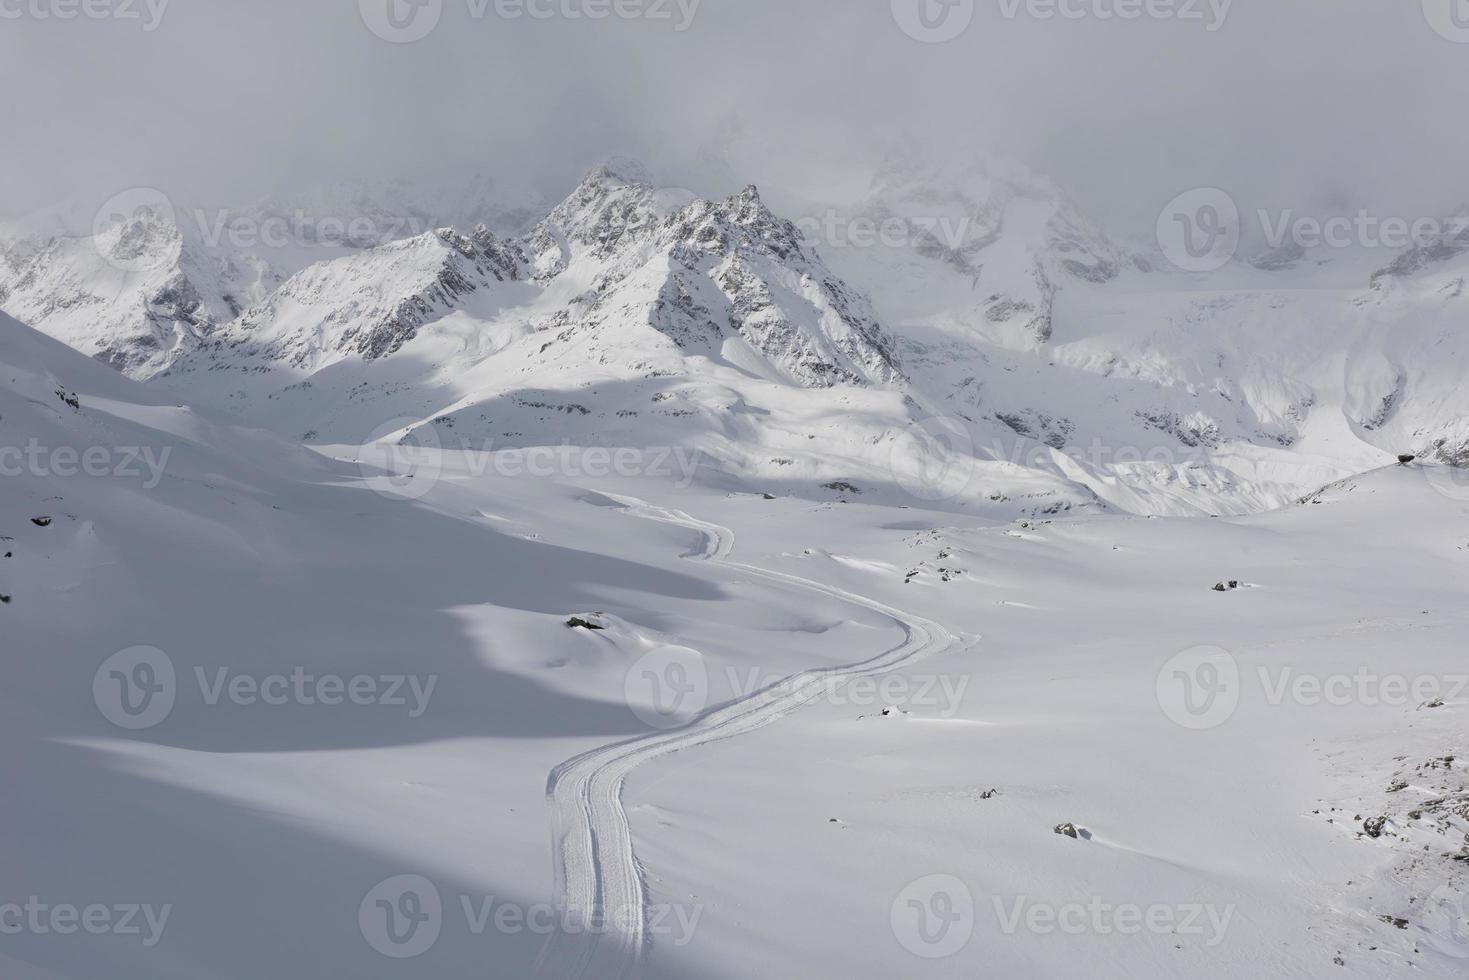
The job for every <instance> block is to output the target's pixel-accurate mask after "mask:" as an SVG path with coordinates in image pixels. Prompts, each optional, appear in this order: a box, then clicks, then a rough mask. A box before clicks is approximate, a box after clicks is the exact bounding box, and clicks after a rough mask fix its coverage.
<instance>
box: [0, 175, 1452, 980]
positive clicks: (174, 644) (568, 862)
mask: <svg viewBox="0 0 1469 980" xmlns="http://www.w3.org/2000/svg"><path fill="white" fill-rule="evenodd" d="M945 180H946V181H947V182H946V183H944V184H943V185H942V186H943V187H944V188H947V190H944V191H943V193H938V192H936V191H935V190H934V185H933V184H932V183H931V182H930V183H917V184H915V183H914V182H913V181H914V178H912V177H911V176H901V175H900V176H893V177H889V178H888V179H886V180H884V181H880V182H878V183H877V184H876V185H875V189H874V195H873V198H872V200H871V201H868V202H866V203H865V204H863V205H862V208H864V209H865V211H866V213H870V214H874V215H878V216H883V215H887V216H891V215H893V214H895V213H896V214H903V213H909V212H912V211H913V210H914V209H920V210H921V211H923V212H924V213H928V214H932V213H933V209H934V204H935V202H936V201H938V202H941V203H943V206H945V207H949V206H952V207H953V208H954V209H955V213H956V214H958V215H960V216H963V217H964V218H965V219H966V220H967V221H968V222H970V223H971V224H970V225H969V226H967V227H969V228H970V231H969V233H968V237H965V238H964V239H963V240H958V239H955V240H950V241H948V242H937V241H932V240H927V239H920V240H918V241H915V242H910V243H908V244H907V245H904V246H903V247H900V248H897V249H888V250H872V249H862V248H841V247H827V245H823V246H822V247H820V248H818V247H816V246H815V245H814V244H812V242H811V240H810V237H809V235H807V234H805V233H803V232H802V231H801V230H800V229H799V228H798V227H797V226H796V224H794V223H793V222H792V221H789V220H787V219H786V218H783V217H780V216H779V215H777V214H776V213H775V212H774V211H772V210H771V209H770V208H768V207H767V206H766V204H765V203H764V201H763V200H762V198H761V196H760V194H759V193H758V192H757V191H755V190H754V189H753V188H750V189H746V190H744V191H741V192H739V193H736V194H733V195H731V196H730V197H728V198H726V199H721V200H701V199H699V198H697V197H695V196H694V195H692V194H690V193H688V192H683V191H670V190H666V189H656V188H655V187H654V186H653V185H652V184H650V183H649V182H648V181H647V180H645V179H643V178H642V176H640V175H639V174H637V173H635V172H634V171H633V170H632V168H630V167H627V166H621V167H616V168H611V167H609V168H602V169H600V170H599V171H597V172H595V173H594V174H592V175H591V176H589V177H588V179H587V180H586V181H585V182H584V183H583V185H582V186H581V187H579V188H578V189H577V190H576V191H575V192H573V194H572V195H571V196H570V197H568V199H567V200H566V201H565V202H563V203H562V204H561V205H559V206H558V207H556V208H554V209H553V210H552V211H551V212H550V213H549V214H548V215H547V216H546V217H545V218H544V219H543V220H541V221H540V222H539V223H538V224H534V225H530V226H529V230H527V231H509V230H506V229H504V228H501V229H498V230H492V229H490V228H487V227H483V226H480V227H474V228H473V230H472V231H468V230H467V231H462V232H461V231H454V230H452V229H448V228H443V229H440V230H437V231H425V232H423V233H422V234H418V235H415V236H412V237H407V238H402V239H399V240H396V241H392V242H389V243H386V244H369V245H366V246H364V247H360V248H359V247H355V246H353V247H347V246H343V247H341V248H339V249H337V250H336V251H333V252H332V253H331V254H330V255H328V256H327V257H325V258H322V257H321V256H320V255H313V256H312V261H310V262H301V261H293V262H285V261H275V262H266V263H265V264H264V265H263V266H260V267H258V268H257V267H256V266H252V265H250V263H249V262H247V261H246V258H245V257H241V256H239V255H233V256H227V257H226V259H227V261H225V260H221V261H225V265H223V266H218V265H212V266H209V268H210V269H211V270H214V272H211V273H210V274H209V275H203V274H202V273H200V272H199V269H200V268H202V266H201V265H200V263H201V262H203V259H202V258H200V256H201V255H205V254H206V253H203V252H199V251H198V250H197V249H193V248H192V246H191V244H190V241H189V239H188V238H187V237H186V236H183V235H181V234H180V233H179V232H178V229H176V228H170V226H168V224H167V223H166V222H164V223H162V224H160V223H158V222H157V221H156V220H155V219H156V218H157V216H156V215H152V214H151V213H149V214H146V215H144V216H142V217H140V218H138V220H136V221H134V222H133V223H132V224H131V225H130V226H129V227H127V228H124V229H122V230H121V231H117V230H114V231H113V232H109V234H110V235H113V236H115V237H116V239H117V240H116V241H114V240H113V238H108V242H107V243H105V244H106V245H107V247H108V248H116V247H120V244H121V243H123V242H124V241H127V242H131V244H130V245H129V246H128V254H129V255H135V254H136V253H138V251H139V250H142V251H147V250H148V249H150V248H151V249H156V250H159V254H160V255H162V256H163V260H162V261H161V264H159V265H157V266H153V265H152V264H151V263H150V264H149V265H150V268H149V269H148V270H146V271H142V272H139V271H126V270H119V269H118V268H117V266H116V263H108V262H103V266H105V267H106V269H105V270H104V269H103V268H102V266H97V267H95V268H94V267H93V264H89V263H92V259H94V258H95V257H96V254H97V253H96V252H95V250H94V252H93V253H92V257H91V258H88V259H87V260H86V261H85V262H84V261H83V260H82V259H81V258H80V257H79V256H81V255H82V254H83V253H82V251H81V250H82V249H83V244H80V243H78V242H76V241H69V240H62V239H59V238H45V237H44V236H43V237H41V238H28V239H26V240H25V241H23V242H20V243H19V244H16V240H12V241H11V243H10V244H9V245H7V246H6V249H7V250H6V251H5V252H4V254H3V255H0V259H3V260H4V265H3V268H0V271H6V270H8V272H7V278H6V279H5V280H4V281H3V282H0V287H3V288H4V290H5V296H4V297H3V300H4V302H5V303H6V304H7V305H6V308H7V309H10V310H14V311H18V312H25V311H29V312H28V315H30V316H32V317H33V318H34V319H35V320H36V322H37V326H38V327H39V328H40V329H41V330H44V331H45V332H46V333H49V334H51V336H46V335H45V334H43V333H42V332H39V331H38V330H36V329H32V328H31V327H29V326H25V325H22V323H21V322H18V321H17V320H13V319H11V318H10V317H8V316H5V315H3V314H0V472H3V475H0V538H3V540H0V556H3V557H0V636H3V637H4V639H3V642H0V658H3V666H4V668H5V670H4V677H5V682H4V684H0V734H3V743H4V745H5V746H6V751H5V752H4V753H3V754H0V785H3V786H4V791H3V792H0V826H3V827H4V829H5V844H4V845H0V977H3V978H4V980H10V978H12V977H14V978H20V980H32V978H36V980H92V978H109V980H110V978H122V977H127V978H132V977H138V978H149V980H169V978H179V980H183V978H187V980H203V978H230V980H234V978H239V980H257V978H260V977H302V978H306V977H311V978H316V977H322V976H350V977H354V978H394V977H413V978H419V977H446V978H454V977H465V978H469V977H514V978H521V977H545V978H604V977H606V978H617V977H626V978H631V977H647V978H669V980H672V978H679V980H690V978H694V980H698V978H708V980H724V978H746V977H802V978H804V977H812V978H816V977H821V978H825V977H844V978H846V977H851V978H868V977H871V978H878V977H884V978H886V977H894V976H898V977H925V976H934V977H974V976H997V977H1072V976H1077V975H1085V976H1097V977H1117V978H1154V977H1156V978H1171V977H1177V976H1200V977H1210V978H1216V977H1219V978H1240V980H1245V978H1250V980H1253V978H1256V977H1277V976H1278V977H1324V976H1331V977H1338V976H1344V977H1372V978H1380V977H1383V976H1403V977H1445V978H1447V977H1459V976H1463V974H1464V970H1465V968H1466V965H1469V900H1466V896H1469V755H1466V746H1465V744H1464V742H1465V734H1466V731H1469V659H1466V657H1465V654H1464V649H1465V638H1466V636H1469V603H1466V598H1469V595H1466V593H1469V576H1466V564H1469V478H1466V475H1465V474H1466V473H1469V470H1465V469H1462V468H1456V467H1454V466H1451V465H1448V464H1450V463H1463V462H1465V458H1464V457H1463V453H1464V446H1465V444H1466V443H1465V435H1464V433H1465V431H1466V430H1465V428H1464V426H1465V422H1464V418H1465V414H1464V408H1465V405H1464V400H1463V399H1464V391H1465V389H1464V386H1463V384H1462V379H1463V377H1464V372H1465V367H1466V366H1465V363H1464V355H1463V351H1464V350H1465V348H1463V346H1462V343H1461V341H1460V339H1459V330H1460V326H1459V325H1460V324H1461V323H1462V322H1463V315H1462V309H1463V308H1462V303H1463V300H1462V297H1461V294H1462V285H1463V277H1464V276H1465V275H1466V269H1465V263H1464V261H1463V257H1462V256H1461V255H1460V251H1461V250H1459V249H1458V248H1457V246H1454V247H1450V246H1449V245H1448V244H1445V245H1444V246H1443V247H1441V248H1438V249H1436V250H1433V252H1432V254H1431V255H1417V256H1414V255H1406V256H1401V257H1398V258H1397V259H1396V260H1395V261H1392V262H1383V261H1381V260H1382V257H1381V256H1357V257H1347V258H1340V257H1336V258H1334V259H1333V260H1332V261H1331V262H1327V261H1325V260H1322V261H1320V262H1317V261H1315V260H1310V261H1307V262H1305V263H1304V264H1303V266H1302V268H1300V269H1298V270H1295V271H1294V272H1292V273H1291V274H1290V275H1289V276H1288V277H1286V278H1280V276H1279V273H1278V271H1272V270H1267V269H1262V268H1257V267H1254V266H1249V265H1248V264H1246V263H1236V266H1235V267H1231V268H1229V269H1227V270H1224V271H1223V272H1221V273H1220V274H1219V275H1218V276H1216V277H1213V278H1210V279H1208V280H1207V282H1205V281H1202V280H1196V279H1194V278H1191V277H1188V276H1184V275H1180V274H1177V273H1168V272H1164V271H1161V270H1159V271H1154V270H1156V269H1157V260H1156V257H1153V261H1152V262H1150V261H1149V259H1148V257H1147V256H1144V255H1143V254H1141V253H1140V252H1137V251H1134V250H1130V249H1126V248H1123V247H1120V246H1118V245H1115V244H1113V243H1110V242H1108V241H1107V240H1106V239H1105V238H1104V237H1102V236H1101V235H1100V233H1098V232H1096V231H1095V230H1094V229H1092V228H1090V226H1089V225H1087V224H1086V222H1085V220H1084V219H1083V218H1081V217H1080V216H1079V215H1077V214H1076V213H1075V212H1074V210H1073V209H1071V208H1069V206H1068V205H1066V204H1065V202H1064V201H1063V200H1061V199H1060V198H1059V197H1058V196H1057V195H1056V193H1055V192H1054V189H1052V188H1049V187H1047V186H1045V185H1043V184H1037V183H1033V182H1027V180H1022V179H1020V178H1015V179H1014V180H1008V182H1007V181H1001V180H998V179H991V178H988V177H983V178H982V177H976V176H974V175H970V176H968V177H965V178H963V179H960V178H945ZM944 202H946V203H944ZM420 210H421V211H423V212H424V213H428V209H420ZM415 213H417V212H415ZM129 236H132V237H129ZM86 247H92V246H90V245H88V246H86ZM164 253H166V254H164ZM207 254H208V255H210V256H212V257H213V258H212V259H211V261H212V260H213V259H218V258H219V255H218V254H216V253H214V252H209V253H207ZM115 257H116V256H114V258H115ZM1384 266H1389V267H1390V271H1384V272H1382V274H1381V275H1377V276H1374V275H1373V273H1374V272H1375V271H1377V270H1378V269H1381V268H1383V267H1384ZM221 268H227V269H233V270H235V271H236V272H239V271H240V270H247V272H248V274H247V272H240V276H234V273H230V274H229V275H224V274H223V273H221V274H219V275H215V274H214V273H215V272H218V270H219V269H221ZM262 269H265V270H266V271H263V272H262V271H261V270H262ZM108 270H110V271H108ZM251 270H253V271H251ZM257 272H259V273H260V275H259V276H258V277H257V276H256V273H257ZM12 273H13V274H12ZM267 273H268V274H267ZM104 280H105V281H104ZM247 280H248V282H246V281H247ZM241 283H245V285H244V286H241ZM226 286H228V287H229V288H230V289H231V290H233V291H232V292H230V296H231V301H230V302H224V301H223V299H222V290H224V289H225V287H226ZM236 286H239V287H240V288H238V289H236V288H235V287H236ZM104 287H105V288H104ZM109 290H110V291H109ZM98 297H102V298H101V299H99V298H98ZM108 297H112V298H108ZM118 297H121V299H116V298H118ZM104 300H105V302H104ZM216 300H219V302H216ZM87 308H95V309H97V310H99V311H100V310H104V309H105V310H106V311H107V314H106V315H105V316H102V315H100V314H99V315H98V316H97V317H91V316H90V315H89V314H87V313H86V312H85V310H86V309H87ZM61 341H66V342H67V343H70V344H72V345H74V346H75V347H76V348H78V349H73V348H72V347H68V346H65V345H64V344H63V343H62V342H61ZM115 368H116V369H121V371H119V370H114V369H115ZM129 376H131V377H129ZM143 381H146V383H142V382H143ZM1098 443H1105V446H1106V448H1105V449H1104V450H1096V451H1094V450H1092V449H1089V448H1087V447H1092V446H1095V445H1096V444H1098ZM1127 447H1132V448H1141V449H1148V448H1163V449H1167V450H1168V452H1167V453H1164V454H1163V455H1162V456H1161V457H1159V458H1156V459H1131V460H1127V459H1120V458H1118V453H1117V450H1119V449H1124V448H1127ZM1410 452H1411V453H1419V454H1420V458H1418V459H1415V460H1413V461H1411V462H1408V463H1406V464H1403V465H1398V464H1397V463H1396V462H1395V458H1396V456H1397V454H1398V453H1410Z"/></svg>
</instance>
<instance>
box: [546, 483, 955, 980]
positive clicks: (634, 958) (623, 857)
mask: <svg viewBox="0 0 1469 980" xmlns="http://www.w3.org/2000/svg"><path fill="white" fill-rule="evenodd" d="M604 496H606V497H608V498H610V499H612V500H614V501H615V502H616V503H618V504H619V505H621V506H622V507H623V508H624V509H625V510H626V511H627V512H628V513H630V514H633V515H634V516H637V517H641V518H645V519H647V520H653V521H659V522H661V523H665V524H675V525H678V526H680V527H686V528H690V529H693V530H696V531H699V532H701V533H702V534H704V536H705V544H704V548H703V550H702V551H700V552H698V553H695V554H691V555H687V556H685V557H688V558H693V559H698V560H703V561H711V562H716V563H718V564H720V565H722V566H724V567H726V568H730V569H733V570H736V571H739V572H742V573H744V574H747V575H751V576H754V577H757V578H762V579H765V580H767V581H770V582H775V583H777V584H778V585H781V586H783V587H786V588H793V589H801V590H804V591H808V592H815V593H818V594H820V595H824V596H830V597H832V598H836V599H839V600H841V601H844V602H849V603H851V604H853V605H857V606H861V607H863V608H865V609H871V610H873V611H875V612H878V613H880V614H882V615H884V616H886V617H888V618H889V619H891V620H893V622H895V623H896V624H897V625H898V626H899V627H900V628H901V629H902V630H903V632H904V640H903V642H902V643H900V644H899V645H898V646H896V647H894V648H892V649H891V650H888V651H886V652H884V653H881V654H879V655H877V656H875V657H873V658H872V659H870V660H866V661H863V662H861V663H857V664H851V665H847V666H840V667H826V668H821V669H817V670H808V671H803V672H801V673H799V674H794V675H792V676H791V677H788V678H786V679H785V680H783V681H780V682H778V683H776V684H774V685H772V686H770V687H767V688H765V689H764V690H761V691H758V692H756V693H755V694H752V695H750V696H749V697H746V698H743V699H741V700H738V701H734V702H731V703H729V704H725V705H721V706H719V707H716V708H713V709H711V710H710V711H708V712H706V713H704V714H702V715H700V716H698V717H697V718H695V719H693V720H692V721H690V722H689V723H688V724H687V725H685V726H684V727H682V728H680V729H677V730H676V731H670V732H659V733H656V734H652V735H647V736H643V737H640V738H636V739H632V740H630V741H626V742H620V743H617V744H615V745H608V746H604V747H602V748H599V749H594V750H593V751H591V752H588V753H586V754H584V755H580V756H577V757H576V758H574V759H570V760H568V761H567V762H564V763H562V764H561V765H560V766H557V767H556V769H555V770H554V771H552V773H551V776H550V779H549V781H548V783H547V787H546V790H547V796H548V798H549V802H550V808H551V821H552V829H551V834H552V848H553V853H554V860H555V876H556V899H557V903H558V907H559V908H560V909H562V910H563V915H562V928H561V929H559V930H558V931H557V932H556V933H554V934H553V935H552V936H550V937H549V938H548V940H547V942H546V945H545V947H544V948H543V949H542V950H541V955H540V958H539V960H538V962H537V965H536V972H537V975H538V976H541V977H545V978H547V980H577V978H595V980H621V978H633V977H637V976H638V975H639V974H640V970H641V964H642V958H643V954H644V952H645V951H646V949H647V942H648V937H647V915H648V909H647V903H646V899H645V895H644V889H643V875H642V868H641V867H640V866H639V864H638V861H637V857H636V855H635V853H634V851H633V843H632V834H631V831H630V830H629V828H628V823H627V814H626V813H625V812H624V810H623V808H622V786H623V782H624V781H625V780H626V779H627V777H628V775H629V774H630V773H631V772H632V771H633V770H634V769H636V768H637V767H638V766H640V765H642V764H643V763H645V762H649V761H652V760H653V759H656V758H658V757H660V756H664V755H668V754H670V753H673V752H680V751H683V750H685V749H691V748H695V747H697V746H700V745H707V744H709V743H711V742H716V741H722V740H724V739H729V738H735V737H737V736H739V735H743V734H745V733H747V732H752V731H755V730H757V729H760V728H764V727H765V726H766V725H769V724H771V723H772V722H775V721H778V720H780V719H781V718H784V717H785V716H787V715H789V714H790V713H791V712H793V711H795V710H797V709H798V708H800V707H801V706H803V705H805V704H808V703H810V702H811V701H813V700H815V699H817V698H818V697H820V696H821V695H822V693H823V692H824V691H826V690H828V689H829V688H830V686H831V684H832V682H833V680H841V679H849V678H853V677H859V676H864V675H873V674H883V673H887V672H889V671H893V670H897V669H899V668H901V667H905V666H907V665H908V664H910V663H912V662H913V661H915V660H917V659H919V658H920V657H925V656H929V655H932V654H935V653H939V652H941V651H943V650H945V649H947V648H948V647H949V646H950V645H951V644H952V643H953V642H954V639H955V638H954V636H953V635H952V634H951V633H949V631H948V630H946V629H944V627H943V626H941V625H939V624H938V623H936V622H933V621H932V620H928V619H923V618H921V617H918V616H913V615H911V614H909V613H905V612H903V611H901V610H898V609H894V608H893V607H891V606H888V605H885V604H883V603H881V602H878V601H876V600H875V599H870V598H868V597H867V596H863V595H859V594H857V593H855V592H847V591H846V590H844V589H838V588H836V587H834V586H830V585H823V584H822V583H820V582H813V581H811V580H810V579H805V578H801V577H799V576H796V575H788V574H786V573H784V572H775V571H770V570H768V569H764V568H757V567H755V566H753V565H745V564H742V563H740V562H734V561H730V560H729V555H730V553H731V552H732V551H733V550H734V542H735V536H734V532H732V531H730V530H729V529H728V528H725V527H721V526H719V525H717V524H710V523H708V522H707V521H701V520H698V519H696V518H693V517H690V516H689V515H688V514H685V513H684V512H682V511H678V510H671V509H666V508H662V507H657V506H654V505H652V504H649V503H647V502H646V501H643V500H639V499H637V498H635V497H625V496H618V495H615V494H604Z"/></svg>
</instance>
